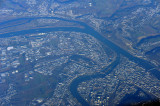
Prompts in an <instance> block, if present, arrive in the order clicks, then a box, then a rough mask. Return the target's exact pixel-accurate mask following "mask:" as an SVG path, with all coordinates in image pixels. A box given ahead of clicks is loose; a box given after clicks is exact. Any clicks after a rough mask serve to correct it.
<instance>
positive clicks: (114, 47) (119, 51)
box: [0, 17, 160, 105]
mask: <svg viewBox="0 0 160 106" xmlns="http://www.w3.org/2000/svg"><path fill="white" fill-rule="evenodd" d="M22 19H26V20H35V19H56V20H61V21H67V22H73V23H77V24H79V25H81V26H83V27H84V28H78V27H54V28H38V29H29V30H22V31H17V32H11V33H5V34H0V38H6V37H13V36H23V35H24V34H33V33H47V32H53V31H74V32H82V33H86V34H90V35H91V36H93V37H94V38H96V39H97V40H98V41H100V42H102V43H103V44H105V45H107V46H108V47H110V48H111V49H112V50H114V51H115V52H116V53H117V54H122V55H124V56H125V57H127V58H128V59H129V60H131V61H134V62H135V63H137V64H138V65H139V66H141V67H143V68H144V69H146V70H147V71H149V72H150V73H151V74H153V75H154V76H155V77H157V79H159V80H160V71H158V70H156V69H155V66H153V65H152V64H151V63H150V62H148V61H146V60H143V59H140V58H137V57H135V56H133V55H131V54H130V53H128V52H127V51H125V50H124V49H122V48H120V47H119V46H117V45H115V44H114V43H112V42H111V41H109V40H107V39H106V38H105V37H104V36H102V35H100V34H99V33H98V32H97V31H95V30H94V29H93V28H92V27H90V26H88V25H87V24H85V23H83V22H79V21H73V20H67V19H63V18H57V17H36V18H19V19H15V20H9V21H6V22H3V23H0V26H1V25H5V24H7V23H8V24H9V23H11V22H14V21H17V20H22ZM9 27H11V26H9ZM12 27H13V26H12ZM118 57H119V56H118ZM117 64H118V59H116V60H115V62H113V63H112V65H111V66H112V68H109V67H111V66H109V67H107V68H106V69H105V71H106V70H107V72H105V71H104V70H102V72H103V71H104V72H105V74H99V73H97V74H96V75H95V74H94V75H89V76H80V77H78V78H77V79H75V80H73V82H72V83H71V85H70V91H71V93H72V95H73V96H74V97H75V98H77V100H78V101H79V102H80V103H81V104H83V105H88V103H87V102H85V101H84V100H83V98H82V97H80V95H79V96H76V95H77V94H78V92H77V87H78V84H79V83H81V82H83V81H86V80H90V79H92V78H98V77H99V78H100V77H104V75H107V73H110V72H111V71H112V70H113V68H114V67H115V66H116V65H117ZM153 69H154V70H153ZM79 79H80V80H79ZM82 79H83V80H82ZM79 99H80V100H79Z"/></svg>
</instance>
